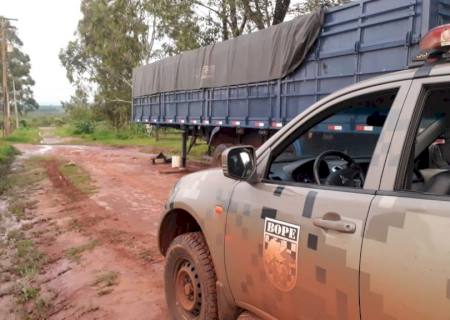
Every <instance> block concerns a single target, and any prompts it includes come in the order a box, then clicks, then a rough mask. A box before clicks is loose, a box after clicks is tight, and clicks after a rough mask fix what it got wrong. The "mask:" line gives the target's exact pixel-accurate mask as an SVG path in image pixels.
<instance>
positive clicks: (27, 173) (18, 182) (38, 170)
mask: <svg viewBox="0 0 450 320" xmlns="http://www.w3.org/2000/svg"><path fill="white" fill-rule="evenodd" d="M15 154H17V152H14V154H13V155H11V156H10V159H9V160H8V163H9V164H10V163H11V162H12V159H13V158H14V155H15ZM42 160H43V158H42V157H31V158H29V159H26V160H23V162H22V165H23V167H24V169H23V170H21V171H20V173H11V174H8V168H9V164H8V165H7V164H6V163H5V162H4V165H3V170H2V169H1V168H2V167H1V165H0V195H1V194H3V193H5V192H7V191H8V190H10V189H16V190H18V191H21V190H24V189H25V188H26V187H28V186H32V185H35V184H36V183H37V182H39V181H41V180H43V179H44V178H45V177H46V176H47V174H46V171H45V168H43V166H42ZM10 196H11V200H10V203H11V204H13V203H15V201H16V200H18V201H19V200H20V199H19V198H20V195H19V196H17V195H14V194H11V195H10Z"/></svg>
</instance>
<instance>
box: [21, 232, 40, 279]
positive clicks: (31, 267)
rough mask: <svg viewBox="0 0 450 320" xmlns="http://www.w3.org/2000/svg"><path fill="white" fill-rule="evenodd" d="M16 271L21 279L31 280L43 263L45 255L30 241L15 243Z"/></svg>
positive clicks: (24, 240) (23, 240)
mask: <svg viewBox="0 0 450 320" xmlns="http://www.w3.org/2000/svg"><path fill="white" fill-rule="evenodd" d="M16 250H17V254H16V271H17V273H18V274H19V275H20V276H22V277H27V278H32V277H34V276H35V275H36V274H37V273H38V272H39V271H40V270H41V267H42V265H43V264H44V263H45V260H46V258H45V255H44V254H43V253H42V252H40V251H39V250H38V249H37V248H36V246H35V244H34V242H33V241H32V240H30V239H22V240H18V241H16Z"/></svg>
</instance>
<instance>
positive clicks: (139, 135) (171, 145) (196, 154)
mask: <svg viewBox="0 0 450 320" xmlns="http://www.w3.org/2000/svg"><path fill="white" fill-rule="evenodd" d="M74 132H75V129H74V127H73V126H72V125H70V124H66V125H64V126H60V127H57V128H56V130H55V134H56V135H57V136H59V137H76V138H78V139H79V141H74V142H83V143H85V144H101V145H107V146H113V147H125V146H142V147H151V149H152V150H151V151H152V152H159V151H163V152H167V153H171V154H181V132H180V131H176V130H174V129H169V130H161V131H160V133H159V139H158V140H156V138H155V137H154V136H150V135H148V134H146V133H143V132H136V130H133V129H123V130H121V131H115V130H113V129H111V128H108V127H107V126H105V125H104V124H100V125H98V126H97V127H96V128H95V130H94V132H92V133H89V134H75V133H74ZM207 151H208V145H207V144H206V142H205V141H198V144H197V145H195V146H194V147H193V148H192V150H191V152H190V154H189V155H190V157H191V158H195V159H200V158H201V157H202V156H203V155H204V154H205V153H206V152H207Z"/></svg>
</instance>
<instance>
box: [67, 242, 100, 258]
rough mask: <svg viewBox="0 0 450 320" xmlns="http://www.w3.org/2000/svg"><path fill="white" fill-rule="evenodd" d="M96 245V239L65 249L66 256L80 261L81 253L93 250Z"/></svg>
mask: <svg viewBox="0 0 450 320" xmlns="http://www.w3.org/2000/svg"><path fill="white" fill-rule="evenodd" d="M97 245H98V240H92V241H89V242H88V243H85V244H82V245H80V246H77V247H72V248H70V249H68V250H66V257H67V258H69V259H70V260H72V261H75V262H80V260H81V255H82V254H83V253H84V252H86V251H91V250H93V249H94V248H95V247H96V246H97Z"/></svg>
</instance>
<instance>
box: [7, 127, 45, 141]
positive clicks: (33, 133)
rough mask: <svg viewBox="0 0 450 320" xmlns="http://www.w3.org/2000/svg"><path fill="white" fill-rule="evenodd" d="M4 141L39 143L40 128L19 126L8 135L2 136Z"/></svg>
mask: <svg viewBox="0 0 450 320" xmlns="http://www.w3.org/2000/svg"><path fill="white" fill-rule="evenodd" d="M1 140H2V141H5V142H9V143H32V144H35V143H39V141H40V137H39V129H38V128H19V129H16V130H15V131H14V132H13V133H11V134H10V135H9V136H7V137H3V138H1Z"/></svg>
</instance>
